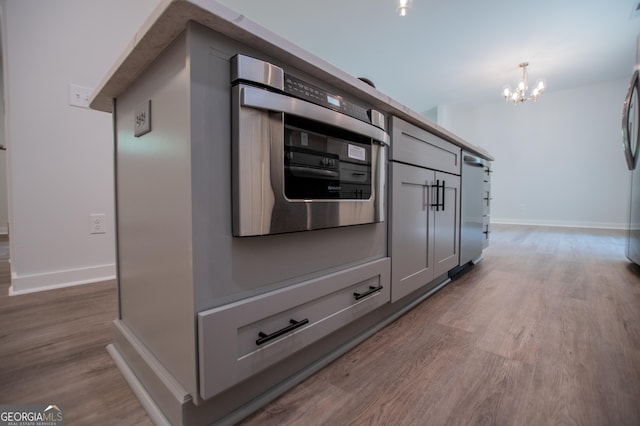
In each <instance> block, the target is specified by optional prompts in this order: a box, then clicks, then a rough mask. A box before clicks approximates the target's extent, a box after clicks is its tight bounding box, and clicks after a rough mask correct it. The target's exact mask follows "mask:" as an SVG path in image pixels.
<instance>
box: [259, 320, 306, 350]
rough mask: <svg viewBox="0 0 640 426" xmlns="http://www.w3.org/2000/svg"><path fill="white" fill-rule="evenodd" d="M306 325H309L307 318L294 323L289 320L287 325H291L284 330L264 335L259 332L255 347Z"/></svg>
mask: <svg viewBox="0 0 640 426" xmlns="http://www.w3.org/2000/svg"><path fill="white" fill-rule="evenodd" d="M308 323H309V319H308V318H305V319H303V320H301V321H296V320H294V319H290V320H289V324H291V325H288V326H286V327H285V328H282V329H280V330H278V331H274V332H273V333H271V334H265V333H263V332H262V331H261V332H259V333H258V337H259V339H258V340H256V345H258V346H259V345H262V344H263V343H267V342H268V341H269V340H273V339H275V338H277V337H280V336H282V335H283V334H287V333H288V332H290V331H293V330H295V329H296V328H298V327H302V326H303V325H305V324H308Z"/></svg>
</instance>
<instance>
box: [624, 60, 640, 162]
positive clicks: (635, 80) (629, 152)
mask: <svg viewBox="0 0 640 426" xmlns="http://www.w3.org/2000/svg"><path fill="white" fill-rule="evenodd" d="M639 82H640V78H639V72H638V70H636V71H634V73H633V76H632V77H631V82H630V83H629V90H628V91H627V96H626V98H625V100H624V108H623V110H622V147H623V149H624V157H625V159H626V160H627V167H628V168H629V170H634V169H635V168H636V162H637V158H636V151H637V149H638V147H637V145H636V141H637V139H638V122H637V121H638V90H639V88H638V85H639Z"/></svg>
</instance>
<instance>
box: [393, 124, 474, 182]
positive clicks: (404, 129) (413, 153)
mask: <svg viewBox="0 0 640 426" xmlns="http://www.w3.org/2000/svg"><path fill="white" fill-rule="evenodd" d="M391 127H392V139H391V160H395V161H401V162H403V163H407V164H414V165H416V166H420V167H426V168H428V169H433V170H440V171H443V172H447V173H453V174H456V175H459V174H460V165H461V161H460V159H461V155H462V150H461V149H460V148H459V147H457V146H456V145H454V144H452V143H450V142H447V141H445V140H444V139H442V138H440V137H438V136H436V135H433V134H431V133H429V132H427V131H426V130H423V129H421V128H419V127H416V126H414V125H413V124H410V123H407V122H406V121H404V120H401V119H399V118H397V117H392V119H391Z"/></svg>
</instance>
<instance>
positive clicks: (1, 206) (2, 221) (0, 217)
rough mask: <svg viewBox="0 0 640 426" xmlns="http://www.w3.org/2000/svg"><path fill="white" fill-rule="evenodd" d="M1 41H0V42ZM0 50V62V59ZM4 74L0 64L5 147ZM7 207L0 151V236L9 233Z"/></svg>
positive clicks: (0, 134)
mask: <svg viewBox="0 0 640 426" xmlns="http://www.w3.org/2000/svg"><path fill="white" fill-rule="evenodd" d="M0 41H1V40H0ZM1 53H2V52H1V49H0V60H1V59H2V58H1ZM3 81H4V74H3V69H2V64H0V145H5V146H6V143H7V141H6V135H5V125H4V85H3V84H2V82H3ZM8 223H9V206H8V195H7V151H0V234H6V233H7V232H8V231H9V228H8Z"/></svg>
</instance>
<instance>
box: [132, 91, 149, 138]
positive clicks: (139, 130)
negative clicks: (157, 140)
mask: <svg viewBox="0 0 640 426" xmlns="http://www.w3.org/2000/svg"><path fill="white" fill-rule="evenodd" d="M135 120H136V121H135V126H134V129H135V130H134V136H135V137H137V138H139V137H140V136H142V135H144V134H147V133H149V132H150V131H151V99H149V100H146V101H144V102H143V103H141V104H140V105H138V108H136V116H135Z"/></svg>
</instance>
